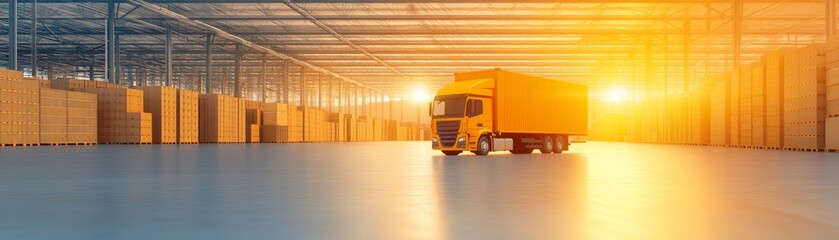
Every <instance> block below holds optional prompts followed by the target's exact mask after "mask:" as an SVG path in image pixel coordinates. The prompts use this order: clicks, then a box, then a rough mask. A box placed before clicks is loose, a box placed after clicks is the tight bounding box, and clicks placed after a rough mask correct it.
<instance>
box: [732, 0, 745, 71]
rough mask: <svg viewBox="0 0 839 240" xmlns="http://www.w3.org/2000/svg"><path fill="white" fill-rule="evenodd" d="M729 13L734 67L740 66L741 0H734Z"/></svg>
mask: <svg viewBox="0 0 839 240" xmlns="http://www.w3.org/2000/svg"><path fill="white" fill-rule="evenodd" d="M733 4H734V6H732V8H731V9H732V10H731V11H732V13H731V18H732V21H731V26H732V27H731V28H732V29H731V34H732V48H733V49H732V53H733V54H734V56H733V59H734V68H738V67H740V43H741V42H742V37H743V35H742V28H743V1H742V0H734V3H733Z"/></svg>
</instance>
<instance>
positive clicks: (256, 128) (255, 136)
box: [245, 124, 262, 143]
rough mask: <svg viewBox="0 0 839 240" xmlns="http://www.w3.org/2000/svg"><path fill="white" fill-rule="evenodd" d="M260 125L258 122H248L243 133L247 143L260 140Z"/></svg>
mask: <svg viewBox="0 0 839 240" xmlns="http://www.w3.org/2000/svg"><path fill="white" fill-rule="evenodd" d="M261 126H262V125H259V124H248V129H247V132H246V133H245V140H246V142H247V143H259V142H260V141H261V138H260V132H261Z"/></svg>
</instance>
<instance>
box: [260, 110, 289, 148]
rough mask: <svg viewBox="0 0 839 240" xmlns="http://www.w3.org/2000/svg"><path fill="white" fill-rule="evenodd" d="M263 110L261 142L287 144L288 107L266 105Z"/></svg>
mask: <svg viewBox="0 0 839 240" xmlns="http://www.w3.org/2000/svg"><path fill="white" fill-rule="evenodd" d="M263 109H264V110H263V116H262V124H263V125H262V129H261V130H262V134H261V137H262V139H261V141H262V142H268V143H284V142H288V141H289V139H288V105H286V104H282V103H266V104H265V105H264V107H263Z"/></svg>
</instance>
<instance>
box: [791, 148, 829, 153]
mask: <svg viewBox="0 0 839 240" xmlns="http://www.w3.org/2000/svg"><path fill="white" fill-rule="evenodd" d="M784 150H787V151H796V152H824V149H818V148H784Z"/></svg>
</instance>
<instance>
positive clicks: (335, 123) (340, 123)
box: [329, 113, 347, 142]
mask: <svg viewBox="0 0 839 240" xmlns="http://www.w3.org/2000/svg"><path fill="white" fill-rule="evenodd" d="M345 116H346V114H342V113H329V123H330V127H331V128H330V130H331V131H332V137H331V138H330V141H333V142H344V141H346V136H347V134H346V130H345V128H346V124H344V117H345Z"/></svg>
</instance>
